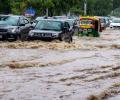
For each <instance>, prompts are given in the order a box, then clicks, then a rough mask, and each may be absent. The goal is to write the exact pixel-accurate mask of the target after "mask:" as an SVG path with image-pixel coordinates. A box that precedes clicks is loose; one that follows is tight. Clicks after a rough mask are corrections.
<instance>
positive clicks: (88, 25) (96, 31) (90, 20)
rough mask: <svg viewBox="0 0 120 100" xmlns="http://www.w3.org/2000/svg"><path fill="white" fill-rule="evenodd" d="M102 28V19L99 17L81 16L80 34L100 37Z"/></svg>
mask: <svg viewBox="0 0 120 100" xmlns="http://www.w3.org/2000/svg"><path fill="white" fill-rule="evenodd" d="M100 32H102V29H101V23H100V19H99V18H97V17H80V27H79V32H78V34H79V36H93V37H99V36H100Z"/></svg>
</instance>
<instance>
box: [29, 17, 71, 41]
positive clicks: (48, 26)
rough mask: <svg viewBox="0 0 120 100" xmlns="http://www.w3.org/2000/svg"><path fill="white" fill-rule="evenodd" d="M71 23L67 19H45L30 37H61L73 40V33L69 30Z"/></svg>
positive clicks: (60, 38) (38, 24) (64, 39)
mask: <svg viewBox="0 0 120 100" xmlns="http://www.w3.org/2000/svg"><path fill="white" fill-rule="evenodd" d="M69 29H70V25H69V23H68V22H67V21H65V20H60V19H59V20H57V19H43V20H40V21H39V22H38V23H37V25H36V26H35V28H34V29H33V30H31V31H30V32H29V34H28V39H29V40H31V39H59V40H61V41H66V42H71V41H72V33H71V32H70V31H69Z"/></svg>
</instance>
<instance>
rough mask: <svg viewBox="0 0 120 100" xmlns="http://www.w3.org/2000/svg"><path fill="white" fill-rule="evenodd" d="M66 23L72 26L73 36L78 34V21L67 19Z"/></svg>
mask: <svg viewBox="0 0 120 100" xmlns="http://www.w3.org/2000/svg"><path fill="white" fill-rule="evenodd" d="M66 21H67V22H68V23H69V25H70V31H71V32H72V34H75V33H78V24H77V20H75V19H66Z"/></svg>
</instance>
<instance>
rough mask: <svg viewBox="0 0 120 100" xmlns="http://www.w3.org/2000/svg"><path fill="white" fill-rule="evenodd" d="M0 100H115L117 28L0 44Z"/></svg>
mask: <svg viewBox="0 0 120 100" xmlns="http://www.w3.org/2000/svg"><path fill="white" fill-rule="evenodd" d="M0 100H120V31H119V30H111V29H107V30H106V31H104V32H103V33H101V37H100V38H92V37H91V38H88V37H79V38H78V37H74V41H73V43H72V44H67V43H64V42H59V41H57V40H55V41H51V42H44V41H34V42H20V41H17V42H14V43H13V42H11V43H10V42H1V43H0Z"/></svg>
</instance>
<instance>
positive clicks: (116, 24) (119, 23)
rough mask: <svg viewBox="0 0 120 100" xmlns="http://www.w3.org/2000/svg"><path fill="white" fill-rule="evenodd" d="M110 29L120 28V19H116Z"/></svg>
mask: <svg viewBox="0 0 120 100" xmlns="http://www.w3.org/2000/svg"><path fill="white" fill-rule="evenodd" d="M110 28H113V29H114V28H120V18H114V19H113V20H112V22H111V24H110Z"/></svg>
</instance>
